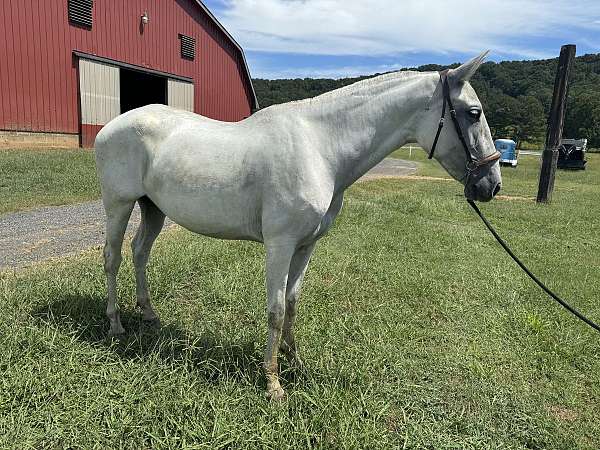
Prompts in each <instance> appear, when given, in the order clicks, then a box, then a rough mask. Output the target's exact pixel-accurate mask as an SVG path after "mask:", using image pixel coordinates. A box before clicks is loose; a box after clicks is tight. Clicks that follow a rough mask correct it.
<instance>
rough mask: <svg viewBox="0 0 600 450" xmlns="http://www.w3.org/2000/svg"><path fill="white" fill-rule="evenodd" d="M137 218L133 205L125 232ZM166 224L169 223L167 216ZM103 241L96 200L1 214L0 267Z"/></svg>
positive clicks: (398, 166)
mask: <svg viewBox="0 0 600 450" xmlns="http://www.w3.org/2000/svg"><path fill="white" fill-rule="evenodd" d="M416 168H417V166H416V164H415V163H412V162H410V161H404V160H401V159H391V158H390V159H385V160H383V161H382V162H381V163H380V164H378V165H377V166H375V167H374V168H373V169H371V170H370V171H369V172H368V173H367V174H366V175H365V176H364V177H363V178H362V179H363V180H369V179H374V178H383V177H398V176H403V175H409V174H412V173H414V172H415V171H416ZM139 220H140V211H139V208H138V206H137V205H136V207H135V209H134V211H133V214H132V216H131V219H130V221H129V226H128V227H127V234H128V235H129V236H131V235H132V234H133V233H134V231H135V229H136V227H137V224H138V223H139ZM166 224H167V225H168V224H172V222H170V221H169V220H167V222H166ZM103 244H104V209H103V207H102V203H101V202H100V201H98V200H96V201H92V202H86V203H79V204H76V205H67V206H50V207H44V208H37V209H33V210H29V211H23V212H18V213H11V214H6V215H3V216H0V270H8V269H17V268H20V267H25V266H28V265H31V264H33V263H35V262H38V261H43V260H46V259H49V258H53V257H62V256H68V255H73V254H77V253H80V252H81V251H82V250H85V249H87V248H90V247H94V246H101V245H103Z"/></svg>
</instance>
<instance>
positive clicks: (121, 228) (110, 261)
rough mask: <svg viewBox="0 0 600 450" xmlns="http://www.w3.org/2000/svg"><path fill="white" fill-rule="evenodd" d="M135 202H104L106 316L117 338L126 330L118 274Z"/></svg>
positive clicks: (112, 333)
mask: <svg viewBox="0 0 600 450" xmlns="http://www.w3.org/2000/svg"><path fill="white" fill-rule="evenodd" d="M134 205H135V201H115V202H107V201H105V202H104V209H105V211H106V244H105V245H104V272H105V274H106V281H107V288H108V303H107V306H106V316H107V317H108V320H109V322H110V331H109V335H111V336H117V335H120V334H123V333H124V332H125V330H124V329H123V325H122V324H121V316H120V314H119V309H118V307H117V274H118V272H119V267H120V266H121V260H122V257H121V247H122V245H123V237H124V236H125V230H126V229H127V222H128V221H129V217H130V216H131V211H132V210H133V206H134Z"/></svg>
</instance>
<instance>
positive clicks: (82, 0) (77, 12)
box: [67, 0, 94, 28]
mask: <svg viewBox="0 0 600 450" xmlns="http://www.w3.org/2000/svg"><path fill="white" fill-rule="evenodd" d="M67 5H68V10H69V22H71V23H72V24H75V25H83V26H84V27H90V28H91V27H92V8H93V7H94V0H68V3H67Z"/></svg>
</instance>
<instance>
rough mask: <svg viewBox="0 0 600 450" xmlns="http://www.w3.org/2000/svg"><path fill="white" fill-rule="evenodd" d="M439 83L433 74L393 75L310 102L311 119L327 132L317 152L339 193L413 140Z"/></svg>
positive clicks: (307, 111)
mask: <svg viewBox="0 0 600 450" xmlns="http://www.w3.org/2000/svg"><path fill="white" fill-rule="evenodd" d="M436 80H437V78H436V77H435V76H434V75H433V74H431V73H395V74H388V75H383V76H381V77H377V78H374V79H371V80H367V81H364V82H361V83H358V84H356V85H353V86H348V87H346V88H342V89H338V90H337V91H333V92H331V93H329V94H325V95H323V96H321V97H317V98H316V99H313V100H312V101H310V102H308V103H307V105H306V111H305V113H306V117H307V118H308V119H309V120H310V122H311V123H312V124H313V125H314V126H315V127H317V128H318V129H320V130H321V132H322V133H321V137H322V139H323V140H324V142H323V145H322V146H320V148H319V149H318V151H319V152H320V153H321V155H322V156H323V158H324V159H325V160H326V161H327V162H328V164H329V168H330V171H331V174H332V176H333V177H334V183H335V190H336V191H338V192H339V191H341V190H344V189H345V188H347V187H348V186H350V185H351V184H352V183H354V182H355V181H356V180H357V179H358V178H360V177H361V176H363V175H364V174H365V173H366V172H367V171H368V170H369V169H371V168H372V167H373V166H375V165H376V164H378V163H379V162H381V160H383V158H385V157H386V156H387V155H389V154H390V153H391V152H392V151H394V150H396V149H398V148H400V147H401V146H402V145H404V144H405V143H407V142H408V141H410V140H413V141H414V139H415V135H416V124H417V122H418V119H419V116H420V115H421V113H422V112H423V111H424V110H425V108H426V106H427V104H428V102H429V100H430V98H431V96H432V94H433V91H434V90H435V81H436Z"/></svg>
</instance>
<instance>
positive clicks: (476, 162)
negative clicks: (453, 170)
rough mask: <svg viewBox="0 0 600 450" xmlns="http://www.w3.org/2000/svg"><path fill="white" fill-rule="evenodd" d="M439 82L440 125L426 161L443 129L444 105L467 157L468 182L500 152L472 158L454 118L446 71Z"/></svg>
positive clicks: (431, 155) (495, 158) (497, 157)
mask: <svg viewBox="0 0 600 450" xmlns="http://www.w3.org/2000/svg"><path fill="white" fill-rule="evenodd" d="M440 82H441V83H442V91H443V103H442V116H441V117H440V123H439V125H438V129H437V133H436V134H435V139H434V140H433V146H432V147H431V151H430V152H429V156H428V159H431V158H433V153H434V152H435V147H436V146H437V143H438V139H439V137H440V133H441V132H442V128H444V118H445V116H446V104H447V105H448V107H449V109H450V117H451V118H452V123H453V124H454V129H455V130H456V134H457V135H458V139H459V140H460V142H461V143H462V146H463V149H464V150H465V154H466V155H467V173H466V179H467V180H468V179H469V177H470V176H471V174H472V173H473V172H474V171H476V170H477V169H479V168H480V167H482V166H485V165H486V164H489V163H491V162H494V161H497V160H499V159H500V156H501V154H500V152H498V151H495V152H494V153H492V154H491V155H488V156H486V157H484V158H482V159H477V158H476V157H474V156H473V153H472V152H471V149H470V148H469V146H468V145H467V141H466V140H465V135H464V134H463V131H462V127H461V126H460V122H459V121H458V118H457V117H456V110H455V109H454V105H453V104H452V99H451V98H450V83H449V82H448V71H447V70H444V71H442V72H440Z"/></svg>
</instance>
